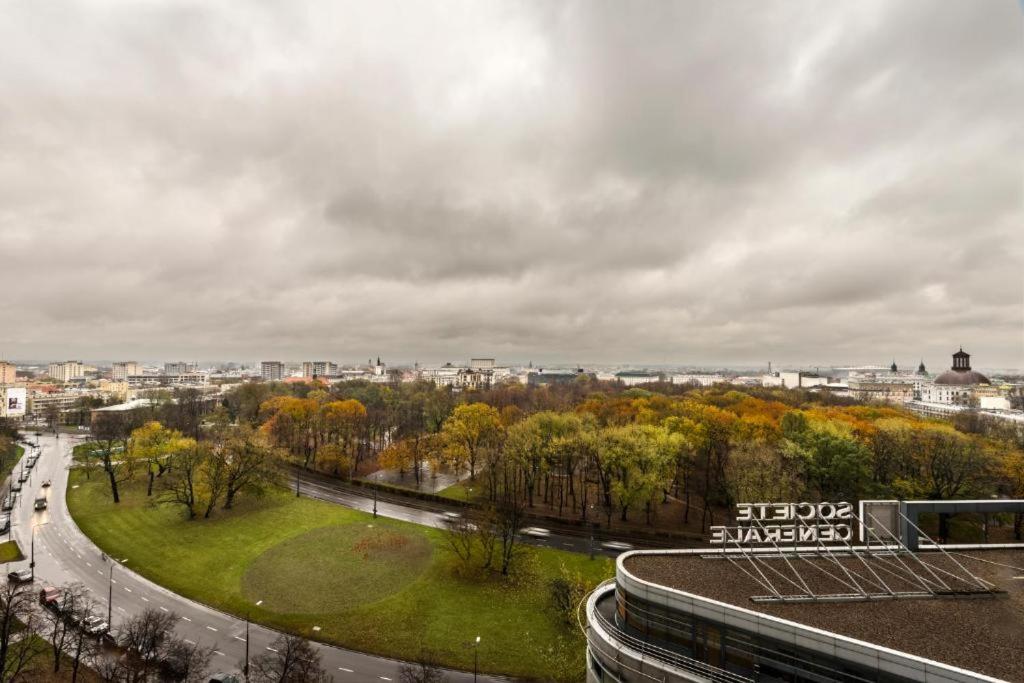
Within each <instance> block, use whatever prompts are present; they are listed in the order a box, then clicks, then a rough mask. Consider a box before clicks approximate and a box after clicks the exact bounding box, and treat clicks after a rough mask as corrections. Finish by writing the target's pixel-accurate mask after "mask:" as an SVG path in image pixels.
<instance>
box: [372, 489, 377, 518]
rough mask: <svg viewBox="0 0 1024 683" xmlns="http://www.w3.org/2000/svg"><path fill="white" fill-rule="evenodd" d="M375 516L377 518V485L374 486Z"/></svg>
mask: <svg viewBox="0 0 1024 683" xmlns="http://www.w3.org/2000/svg"><path fill="white" fill-rule="evenodd" d="M373 518H374V519H377V487H374V488H373Z"/></svg>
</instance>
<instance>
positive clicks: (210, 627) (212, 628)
mask: <svg viewBox="0 0 1024 683" xmlns="http://www.w3.org/2000/svg"><path fill="white" fill-rule="evenodd" d="M206 628H208V629H210V630H211V631H216V630H217V629H215V628H214V627H212V626H207V627H206Z"/></svg>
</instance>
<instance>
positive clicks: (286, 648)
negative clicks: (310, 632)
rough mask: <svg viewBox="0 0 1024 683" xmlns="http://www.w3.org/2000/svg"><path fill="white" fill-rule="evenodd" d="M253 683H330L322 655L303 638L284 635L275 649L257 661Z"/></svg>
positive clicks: (254, 665) (260, 656)
mask: <svg viewBox="0 0 1024 683" xmlns="http://www.w3.org/2000/svg"><path fill="white" fill-rule="evenodd" d="M249 669H250V671H249V680H250V683H326V681H328V680H330V679H329V678H328V676H327V673H326V672H325V671H324V670H323V667H321V665H320V653H319V652H317V651H316V649H315V648H314V647H313V646H312V645H311V644H310V642H309V641H308V640H306V639H304V638H301V637H299V636H291V635H281V636H278V638H277V640H275V641H274V643H273V649H272V650H270V651H268V652H265V653H263V654H261V655H258V656H256V657H254V658H253V660H252V665H251V666H250V667H249Z"/></svg>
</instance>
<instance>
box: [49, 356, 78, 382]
mask: <svg viewBox="0 0 1024 683" xmlns="http://www.w3.org/2000/svg"><path fill="white" fill-rule="evenodd" d="M46 374H47V375H49V376H50V377H52V378H53V379H55V380H57V381H58V382H70V381H71V380H72V379H75V378H76V377H84V376H85V368H84V366H83V365H82V361H78V360H67V361H63V362H61V363H50V364H49V365H47V366H46Z"/></svg>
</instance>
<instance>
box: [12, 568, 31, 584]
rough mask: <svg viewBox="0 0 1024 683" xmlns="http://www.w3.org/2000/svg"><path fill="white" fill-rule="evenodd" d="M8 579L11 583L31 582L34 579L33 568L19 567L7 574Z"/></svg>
mask: <svg viewBox="0 0 1024 683" xmlns="http://www.w3.org/2000/svg"><path fill="white" fill-rule="evenodd" d="M7 580H8V581H9V582H11V583H29V582H30V581H32V570H31V569H17V570H15V571H13V572H11V573H9V574H8V575H7Z"/></svg>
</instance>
